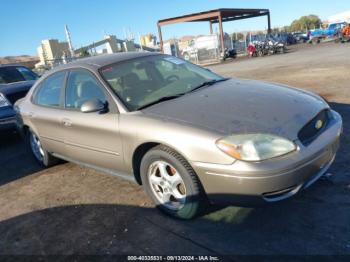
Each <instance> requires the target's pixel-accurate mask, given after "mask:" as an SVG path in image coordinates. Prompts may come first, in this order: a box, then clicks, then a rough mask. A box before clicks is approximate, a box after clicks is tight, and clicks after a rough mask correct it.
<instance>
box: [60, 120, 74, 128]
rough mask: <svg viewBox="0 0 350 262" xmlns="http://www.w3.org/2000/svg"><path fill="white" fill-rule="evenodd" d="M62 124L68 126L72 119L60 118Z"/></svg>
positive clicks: (70, 124)
mask: <svg viewBox="0 0 350 262" xmlns="http://www.w3.org/2000/svg"><path fill="white" fill-rule="evenodd" d="M62 124H63V125H64V126H66V127H70V126H72V121H71V120H70V119H68V118H63V119H62Z"/></svg>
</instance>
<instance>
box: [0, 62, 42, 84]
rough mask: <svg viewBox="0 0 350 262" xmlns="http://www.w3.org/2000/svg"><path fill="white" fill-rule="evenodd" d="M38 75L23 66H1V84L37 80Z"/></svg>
mask: <svg viewBox="0 0 350 262" xmlns="http://www.w3.org/2000/svg"><path fill="white" fill-rule="evenodd" d="M36 79H38V76H37V75H36V74H35V73H34V72H33V71H31V70H29V69H28V68H26V67H23V66H8V67H0V84H9V83H15V82H21V81H29V80H36Z"/></svg>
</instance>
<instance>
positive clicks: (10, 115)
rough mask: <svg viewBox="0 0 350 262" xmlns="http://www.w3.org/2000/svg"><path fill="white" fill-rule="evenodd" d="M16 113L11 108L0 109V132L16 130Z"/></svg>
mask: <svg viewBox="0 0 350 262" xmlns="http://www.w3.org/2000/svg"><path fill="white" fill-rule="evenodd" d="M16 123H17V120H16V113H15V111H14V110H13V109H12V107H10V106H8V107H2V108H0V130H1V131H3V130H10V129H16V127H17V125H16Z"/></svg>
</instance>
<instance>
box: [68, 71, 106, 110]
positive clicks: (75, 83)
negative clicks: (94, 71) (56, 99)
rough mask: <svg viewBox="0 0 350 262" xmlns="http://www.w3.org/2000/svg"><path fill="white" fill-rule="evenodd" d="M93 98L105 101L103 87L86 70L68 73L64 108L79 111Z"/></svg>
mask: <svg viewBox="0 0 350 262" xmlns="http://www.w3.org/2000/svg"><path fill="white" fill-rule="evenodd" d="M93 98H97V99H99V100H101V101H102V102H103V103H105V102H106V101H107V98H106V95H105V93H104V91H103V86H102V85H101V84H100V83H99V82H98V81H97V79H96V78H95V77H94V76H93V75H91V73H89V72H88V71H86V70H73V71H71V72H70V73H69V77H68V82H67V88H66V99H65V107H66V108H70V109H80V107H81V106H82V104H83V103H85V102H86V101H88V100H91V99H93Z"/></svg>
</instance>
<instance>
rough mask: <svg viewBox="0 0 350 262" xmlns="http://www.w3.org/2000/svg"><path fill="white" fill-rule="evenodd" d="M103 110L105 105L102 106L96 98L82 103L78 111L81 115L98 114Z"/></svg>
mask: <svg viewBox="0 0 350 262" xmlns="http://www.w3.org/2000/svg"><path fill="white" fill-rule="evenodd" d="M105 109H106V104H104V103H103V102H102V101H101V100H99V99H97V98H94V99H90V100H88V101H86V102H84V103H83V104H82V105H81V107H80V111H81V112H83V113H93V112H100V111H102V110H105Z"/></svg>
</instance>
